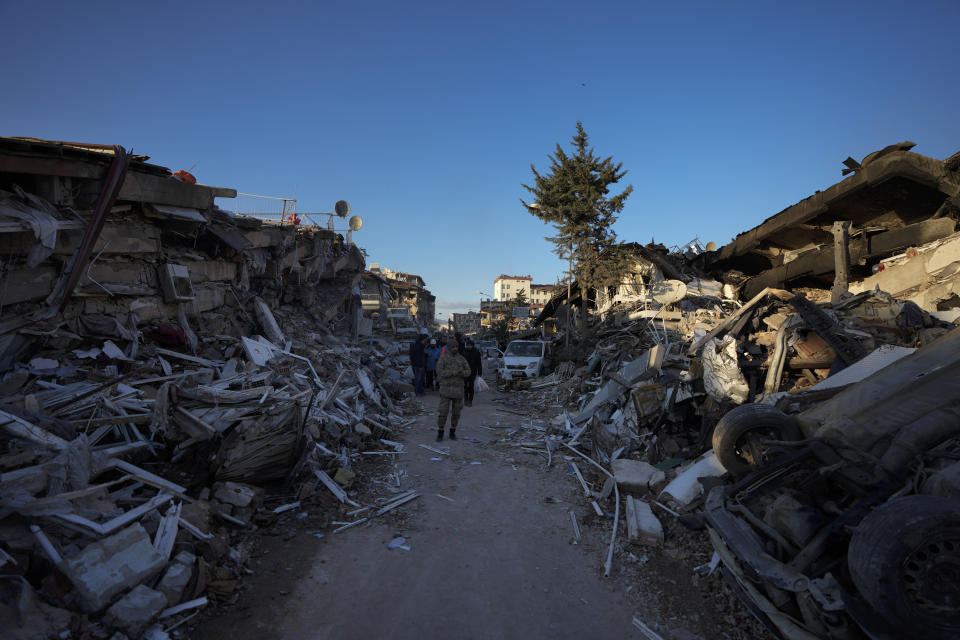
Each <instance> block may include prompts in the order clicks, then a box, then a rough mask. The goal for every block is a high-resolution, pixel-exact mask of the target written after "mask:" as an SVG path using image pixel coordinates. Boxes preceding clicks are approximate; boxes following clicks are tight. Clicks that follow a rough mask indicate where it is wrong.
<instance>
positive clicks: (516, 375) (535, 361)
mask: <svg viewBox="0 0 960 640" xmlns="http://www.w3.org/2000/svg"><path fill="white" fill-rule="evenodd" d="M549 369H550V350H549V347H548V345H547V343H545V342H541V341H540V340H514V341H513V342H511V343H510V344H508V345H507V350H506V351H504V352H503V357H502V358H500V360H498V361H497V379H498V380H506V381H509V380H521V379H524V378H539V377H540V376H542V375H544V374H545V373H547V371H548V370H549Z"/></svg>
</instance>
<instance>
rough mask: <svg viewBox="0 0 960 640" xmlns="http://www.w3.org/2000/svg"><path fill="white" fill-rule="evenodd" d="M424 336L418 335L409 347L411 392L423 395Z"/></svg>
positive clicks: (425, 362) (425, 365)
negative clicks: (411, 370)
mask: <svg viewBox="0 0 960 640" xmlns="http://www.w3.org/2000/svg"><path fill="white" fill-rule="evenodd" d="M426 342H427V341H426V336H425V335H419V336H417V339H416V340H414V341H413V344H411V345H410V368H411V369H413V392H414V393H416V394H417V395H418V396H422V395H424V393H423V376H424V374H425V373H426V369H427V353H426V348H425V347H426Z"/></svg>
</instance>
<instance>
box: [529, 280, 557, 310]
mask: <svg viewBox="0 0 960 640" xmlns="http://www.w3.org/2000/svg"><path fill="white" fill-rule="evenodd" d="M558 286H559V285H555V284H531V285H530V297H529V298H528V299H529V300H530V306H531V307H537V306H538V307H540V308H541V309H542V308H543V305H545V304H547V303H548V302H550V298H552V297H553V291H554V289H556V288H557V287H558Z"/></svg>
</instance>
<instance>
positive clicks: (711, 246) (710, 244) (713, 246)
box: [707, 240, 717, 251]
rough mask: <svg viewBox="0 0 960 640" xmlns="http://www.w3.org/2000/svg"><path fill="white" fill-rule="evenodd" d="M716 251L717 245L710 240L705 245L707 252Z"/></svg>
mask: <svg viewBox="0 0 960 640" xmlns="http://www.w3.org/2000/svg"><path fill="white" fill-rule="evenodd" d="M716 250H717V243H716V242H714V241H713V240H711V241H710V242H708V243H707V251H716Z"/></svg>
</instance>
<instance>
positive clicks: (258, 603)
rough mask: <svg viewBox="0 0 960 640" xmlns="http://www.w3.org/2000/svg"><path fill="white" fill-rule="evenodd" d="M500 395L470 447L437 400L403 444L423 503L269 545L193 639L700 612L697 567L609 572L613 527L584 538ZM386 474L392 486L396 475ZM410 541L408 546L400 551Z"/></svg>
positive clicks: (570, 627) (578, 496)
mask: <svg viewBox="0 0 960 640" xmlns="http://www.w3.org/2000/svg"><path fill="white" fill-rule="evenodd" d="M497 396H498V392H496V391H491V392H487V393H483V394H478V396H477V399H476V402H475V404H474V406H473V407H466V408H464V414H463V418H462V420H461V424H460V427H459V428H458V431H457V433H458V436H459V439H458V440H457V441H456V442H450V441H449V440H444V442H443V443H442V444H441V443H436V442H435V441H434V438H435V435H436V430H435V421H436V417H435V414H436V403H437V397H436V396H435V395H428V396H427V397H426V398H425V399H424V407H425V409H426V415H422V416H420V417H419V419H418V420H417V423H416V424H415V425H413V426H411V427H409V429H408V431H407V432H406V433H404V434H401V435H400V436H399V439H400V440H402V441H403V442H404V443H405V444H406V452H405V453H403V454H401V455H399V456H395V457H396V458H397V459H398V461H397V464H398V465H399V468H401V469H402V470H403V471H405V472H406V477H405V478H403V479H402V484H403V485H404V486H409V488H413V489H416V490H418V491H419V492H420V493H421V496H420V497H419V498H418V499H417V500H415V501H413V502H411V503H408V504H407V505H404V506H402V507H399V508H397V509H395V510H394V511H393V512H391V514H387V515H386V516H384V517H381V518H378V519H376V520H375V521H374V522H373V523H372V524H369V525H364V526H360V527H355V528H352V529H348V530H346V531H343V532H341V533H339V534H332V535H331V534H330V533H329V529H328V530H327V533H326V535H325V536H324V537H323V538H322V539H318V538H317V537H315V536H313V535H311V534H310V525H309V520H307V521H306V522H305V523H303V522H301V523H293V524H291V525H290V526H291V527H293V528H288V529H286V530H283V529H281V530H280V531H279V535H277V536H275V537H268V538H267V539H266V541H265V543H264V544H263V545H262V547H261V548H260V550H259V552H258V553H259V555H257V554H255V555H254V557H253V558H252V559H251V560H250V562H249V563H248V566H250V567H251V569H252V570H253V572H254V573H253V575H252V576H251V577H250V578H248V579H247V583H248V585H249V588H248V589H247V590H246V591H244V593H243V594H242V595H241V597H240V599H239V601H238V603H237V605H236V606H235V607H232V608H229V609H227V610H225V613H224V615H222V616H221V617H219V618H212V619H208V620H206V621H205V622H203V623H202V624H201V625H200V626H199V627H198V628H197V629H196V630H194V633H193V634H192V635H193V637H195V638H204V639H206V638H214V639H219V640H253V639H254V638H258V639H259V638H267V637H269V638H273V639H275V640H287V639H289V640H295V639H296V640H300V639H307V638H309V639H321V638H341V639H351V638H358V639H359V638H365V639H366V638H397V639H400V638H458V639H462V640H468V639H471V638H477V639H479V638H483V639H495V638H577V639H578V640H583V639H584V638H594V637H601V636H602V637H604V638H638V637H642V636H640V634H639V632H638V631H637V630H636V629H635V628H634V627H633V626H632V624H631V620H632V616H633V615H634V614H636V613H637V612H638V611H641V612H642V611H643V610H644V609H648V610H649V607H647V606H644V605H645V602H646V604H652V603H653V602H654V601H656V602H657V603H658V606H657V610H658V611H661V610H663V607H662V606H660V605H661V604H662V601H663V599H664V597H665V595H664V594H665V593H667V591H670V590H671V589H672V590H673V592H674V596H673V597H674V599H677V600H678V602H679V604H676V603H674V604H673V605H669V604H668V606H667V607H666V609H667V610H669V609H671V608H676V609H678V610H679V609H683V610H686V611H687V612H689V611H696V610H697V609H698V608H700V605H699V604H698V603H699V601H700V600H701V598H700V597H698V594H696V593H694V594H689V593H686V592H687V590H688V587H687V586H686V585H685V582H686V581H688V580H689V578H688V577H687V576H688V575H689V569H688V568H686V565H683V566H682V567H681V564H677V563H671V561H670V559H669V558H668V559H667V560H666V562H667V564H665V565H663V564H661V565H658V564H657V562H651V563H650V565H649V566H648V567H644V568H643V569H644V570H647V571H648V572H649V573H651V576H652V575H654V574H656V573H658V572H666V573H668V574H669V573H672V572H676V571H677V570H678V569H679V570H680V571H684V573H685V575H683V576H682V577H679V576H678V579H677V580H675V579H673V578H672V577H668V578H666V581H665V582H664V583H663V584H664V585H665V587H666V588H667V589H666V591H664V592H661V591H660V590H659V589H657V592H656V593H641V592H640V591H638V590H637V588H636V583H635V581H634V580H632V579H631V578H630V577H629V576H628V575H627V574H626V573H624V572H623V571H620V570H618V571H617V576H615V577H612V578H603V577H602V563H603V559H604V557H605V551H606V545H607V542H608V540H609V532H610V524H609V522H610V521H609V519H606V524H604V523H603V521H601V522H599V523H598V526H595V527H590V526H586V523H585V522H584V527H583V535H584V537H583V540H581V542H580V543H579V544H575V543H574V537H573V528H572V525H571V520H570V515H569V512H570V511H571V510H573V511H574V512H575V513H576V514H578V518H579V519H580V520H581V521H582V522H583V521H585V520H586V519H587V517H586V516H587V513H586V511H585V508H586V509H587V510H589V506H588V505H587V504H586V503H585V501H584V499H583V494H582V492H581V491H580V489H579V485H578V484H577V483H576V481H575V480H573V479H572V476H568V471H567V468H566V465H565V463H564V462H563V461H555V462H554V464H553V466H552V467H551V468H550V469H547V468H546V465H545V461H544V460H543V458H542V457H540V456H535V455H530V454H524V453H522V452H520V450H519V449H509V448H504V447H499V448H498V447H496V446H495V443H496V441H497V440H498V438H499V437H500V435H501V434H502V433H503V429H504V428H507V427H509V425H511V424H515V423H516V422H517V420H519V418H518V417H517V416H516V415H515V414H511V413H508V412H505V411H504V410H502V409H501V408H500V407H501V405H499V404H497V403H496V402H494V399H495V398H496V397H497ZM498 423H499V424H498ZM420 444H427V445H430V446H433V447H438V448H439V447H442V448H443V449H446V450H449V455H438V454H437V453H434V452H432V451H429V450H427V449H424V448H421V447H420V446H419V445H420ZM392 457H394V456H391V458H392ZM382 459H383V458H381V460H382ZM381 466H382V470H383V471H384V473H382V474H381V478H380V480H381V481H382V482H383V483H384V484H386V483H387V482H388V480H387V473H386V471H389V470H392V469H393V467H392V466H391V465H390V464H389V463H386V462H383V463H381ZM370 481H371V479H370V477H365V478H364V482H370ZM385 488H386V487H385V486H384V489H385ZM438 494H439V495H438ZM441 496H443V497H441ZM344 519H347V520H350V519H352V518H344ZM274 533H278V532H274ZM399 536H402V537H404V538H405V539H406V546H408V547H409V550H405V549H394V550H390V549H388V548H387V544H388V543H389V542H390V541H391V540H393V539H395V538H396V537H399ZM630 557H632V558H633V559H634V561H636V556H635V555H633V554H630ZM706 557H709V556H706ZM645 559H646V558H645ZM687 564H689V563H687ZM675 565H676V566H675ZM638 566H639V565H638ZM657 582H659V581H657ZM670 583H672V584H670ZM668 595H669V594H668ZM667 600H669V597H668V598H667ZM641 615H642V614H641ZM672 621H673V624H674V625H677V624H678V623H681V624H682V625H684V626H685V627H686V628H690V627H691V625H692V626H693V627H694V631H698V632H700V633H698V634H697V635H696V636H695V635H693V634H691V633H689V632H688V631H686V628H683V629H680V631H679V632H676V630H675V629H670V628H669V626H668V628H667V630H668V631H671V632H670V633H667V634H665V637H667V638H691V637H750V636H749V635H746V636H744V635H742V634H734V635H728V634H723V635H721V634H719V633H717V634H713V633H706V634H703V632H702V631H703V629H704V628H709V627H711V626H713V625H715V624H717V623H719V619H718V618H717V616H713V618H711V617H710V616H704V617H701V616H700V615H698V614H694V615H693V617H692V618H690V619H683V620H680V619H678V618H677V616H672ZM648 622H649V620H648ZM697 627H699V629H698V628H697ZM661 628H662V627H661Z"/></svg>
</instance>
